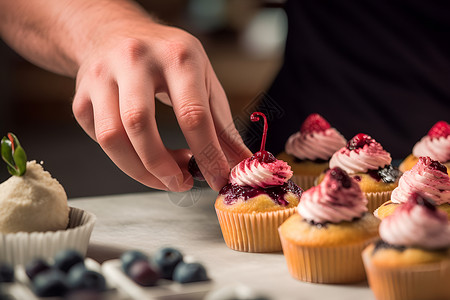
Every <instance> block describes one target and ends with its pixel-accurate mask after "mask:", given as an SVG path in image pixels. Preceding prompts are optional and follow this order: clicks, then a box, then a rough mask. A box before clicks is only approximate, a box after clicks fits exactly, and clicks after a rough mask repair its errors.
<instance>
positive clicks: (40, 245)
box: [0, 207, 97, 265]
mask: <svg viewBox="0 0 450 300" xmlns="http://www.w3.org/2000/svg"><path fill="white" fill-rule="evenodd" d="M96 219H97V218H96V217H95V215H93V214H92V213H90V212H87V211H84V210H82V209H79V208H75V207H70V212H69V224H68V226H67V229H65V230H58V231H46V232H30V233H28V232H18V233H8V234H0V249H1V252H0V261H5V262H8V263H11V264H14V265H17V264H26V263H27V262H28V261H30V260H32V259H33V258H36V257H39V258H44V259H45V258H52V257H54V255H55V254H56V253H57V252H59V251H62V250H65V249H73V250H77V251H79V252H80V253H81V254H83V255H85V254H86V251H87V247H88V244H89V239H90V236H91V233H92V230H93V228H94V224H95V222H96Z"/></svg>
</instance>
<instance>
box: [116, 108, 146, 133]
mask: <svg viewBox="0 0 450 300" xmlns="http://www.w3.org/2000/svg"><path fill="white" fill-rule="evenodd" d="M122 122H123V125H124V126H125V128H127V130H131V131H132V132H133V133H139V132H142V131H144V130H145V129H146V128H147V126H148V122H149V114H148V112H147V111H146V110H143V109H128V110H126V111H124V112H123V113H122Z"/></svg>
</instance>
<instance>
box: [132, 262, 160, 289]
mask: <svg viewBox="0 0 450 300" xmlns="http://www.w3.org/2000/svg"><path fill="white" fill-rule="evenodd" d="M128 276H130V278H131V279H133V281H134V282H136V283H137V284H140V285H142V286H152V285H155V284H156V282H157V281H158V279H159V278H160V276H159V273H158V272H157V270H155V269H154V268H153V267H152V265H151V264H150V262H149V261H148V260H137V261H135V262H134V263H133V264H132V265H131V266H130V268H129V270H128Z"/></svg>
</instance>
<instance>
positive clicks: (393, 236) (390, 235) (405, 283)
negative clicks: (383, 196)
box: [363, 194, 450, 300]
mask: <svg viewBox="0 0 450 300" xmlns="http://www.w3.org/2000/svg"><path fill="white" fill-rule="evenodd" d="M379 231H380V237H381V240H380V241H378V242H376V243H374V244H371V245H369V246H368V247H367V248H366V249H365V250H364V252H363V261H364V266H365V269H366V273H367V277H368V281H369V285H370V287H371V289H372V291H373V293H374V294H375V297H376V298H377V299H393V300H396V299H450V289H449V288H448V282H449V280H450V223H449V220H448V219H447V215H446V214H445V213H444V212H443V211H441V210H440V209H438V208H436V206H434V205H433V204H432V203H431V201H429V200H428V198H426V197H425V198H424V197H422V196H421V195H419V194H414V195H413V196H412V197H410V198H409V199H408V201H407V202H406V203H403V204H401V206H400V207H399V208H398V209H397V210H396V211H395V212H394V213H393V214H392V215H390V216H389V217H387V218H385V219H383V220H382V221H381V224H380V229H379Z"/></svg>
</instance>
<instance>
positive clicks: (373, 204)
mask: <svg viewBox="0 0 450 300" xmlns="http://www.w3.org/2000/svg"><path fill="white" fill-rule="evenodd" d="M391 194H392V191H386V192H375V193H365V192H364V195H365V196H366V198H367V208H368V209H369V212H370V213H373V212H374V211H375V210H376V209H377V208H378V207H380V206H381V205H382V204H383V203H384V202H386V201H388V200H390V199H391Z"/></svg>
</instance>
